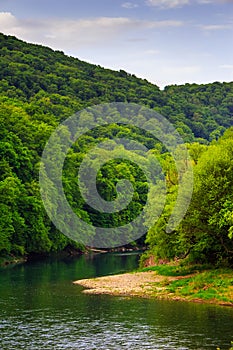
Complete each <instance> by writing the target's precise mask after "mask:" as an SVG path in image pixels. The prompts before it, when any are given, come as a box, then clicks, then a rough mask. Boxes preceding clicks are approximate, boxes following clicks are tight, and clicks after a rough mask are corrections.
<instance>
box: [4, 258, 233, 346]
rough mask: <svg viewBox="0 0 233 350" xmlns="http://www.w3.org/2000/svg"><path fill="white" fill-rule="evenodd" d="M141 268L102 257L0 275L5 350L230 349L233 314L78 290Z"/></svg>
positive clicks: (20, 268)
mask: <svg viewBox="0 0 233 350" xmlns="http://www.w3.org/2000/svg"><path fill="white" fill-rule="evenodd" d="M137 264H138V255H136V254H99V255H94V256H81V257H78V258H77V257H76V258H63V259H61V258H60V259H54V258H53V259H47V260H43V261H40V262H39V261H34V262H31V263H27V264H22V265H18V266H14V267H7V268H4V269H2V270H0V310H1V312H0V337H1V340H0V349H3V350H5V349H6V350H11V349H24V350H25V349H28V350H33V349H56V350H59V349H79V350H94V349H103V350H108V349H109V350H110V349H119V350H121V349H129V350H131V349H133V350H142V349H150V350H157V349H170V350H175V349H179V350H186V349H193V350H198V349H214V350H216V347H217V346H220V347H221V350H224V349H229V347H230V341H231V340H233V309H232V308H227V307H221V306H214V305H204V304H195V303H185V302H171V301H158V300H149V299H143V298H129V297H113V296H108V295H101V296H97V295H85V294H83V293H82V288H81V287H80V286H77V285H73V284H72V281H73V280H77V279H80V278H89V277H94V276H102V275H108V274H113V273H119V272H123V271H130V270H133V269H135V267H136V266H137Z"/></svg>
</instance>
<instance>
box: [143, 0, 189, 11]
mask: <svg viewBox="0 0 233 350" xmlns="http://www.w3.org/2000/svg"><path fill="white" fill-rule="evenodd" d="M189 3H190V1H189V0H147V1H146V4H147V5H148V6H154V7H160V8H165V9H166V8H168V9H169V8H175V7H182V6H184V5H188V4H189Z"/></svg>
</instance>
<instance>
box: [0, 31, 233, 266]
mask: <svg viewBox="0 0 233 350" xmlns="http://www.w3.org/2000/svg"><path fill="white" fill-rule="evenodd" d="M0 57H1V58H0V107H1V109H0V154H1V159H0V212H1V218H0V255H4V254H11V253H13V254H22V255H23V254H32V253H44V252H51V251H61V250H63V249H65V248H66V247H69V246H71V247H76V248H81V249H82V248H83V247H81V246H80V245H78V244H77V243H74V242H73V241H71V240H69V239H68V238H67V237H66V236H64V235H63V234H61V233H59V232H58V230H57V229H56V228H55V227H54V226H53V225H52V224H51V222H50V220H49V219H48V217H47V215H46V213H45V210H44V207H43V204H42V200H41V197H40V190H39V184H38V169H39V163H40V157H41V154H42V151H43V149H44V146H45V144H46V141H47V140H48V138H49V136H50V135H51V133H52V131H53V130H54V128H55V127H56V126H57V125H58V124H59V123H60V122H61V121H63V120H65V119H66V118H67V117H69V116H70V115H72V114H73V113H74V112H77V111H80V110H82V109H84V108H85V107H88V106H93V105H96V104H100V103H104V102H135V103H138V104H140V105H142V106H147V107H149V108H152V109H154V110H155V111H158V112H160V113H161V114H162V115H164V116H165V117H167V119H168V120H170V121H171V122H172V123H173V125H174V126H175V127H176V128H177V130H178V131H179V133H180V134H181V136H182V137H183V139H184V140H185V142H187V144H188V145H189V146H188V147H189V148H190V153H191V156H192V157H193V163H194V164H195V169H196V170H195V176H196V177H197V179H198V180H197V186H196V187H195V191H194V197H193V201H192V203H191V206H190V211H189V212H188V214H187V216H186V218H185V220H184V221H183V223H182V224H181V226H180V227H179V228H178V230H177V231H176V232H174V233H173V236H170V238H168V237H166V235H165V234H164V223H163V221H164V220H165V221H166V220H167V217H168V215H169V213H170V211H171V208H172V203H173V201H174V198H175V193H176V190H177V188H176V187H177V183H176V181H175V180H174V179H175V178H176V176H175V175H174V174H173V173H174V169H173V168H174V164H173V165H171V166H170V165H169V164H171V162H170V155H169V154H167V153H166V150H164V149H163V147H161V145H159V143H158V140H156V139H155V138H153V137H151V135H149V134H145V133H141V134H140V131H139V130H137V128H134V127H132V126H123V125H118V124H115V125H114V123H113V124H111V126H110V127H109V128H108V129H102V130H98V132H96V133H94V132H93V133H87V134H86V135H84V136H83V138H82V139H81V140H80V141H79V142H78V143H77V144H76V145H75V146H74V147H73V149H72V152H71V153H70V154H69V155H68V157H67V161H66V164H65V167H64V187H65V190H66V191H67V197H68V198H69V202H70V204H71V205H72V207H73V208H74V210H75V211H76V212H77V213H79V214H80V215H81V216H83V217H85V220H86V221H87V222H92V223H94V224H95V225H97V224H98V225H100V226H101V225H103V227H108V225H109V222H110V221H111V223H112V224H113V223H114V222H117V223H118V224H119V222H120V223H124V222H125V221H127V220H131V219H132V212H133V213H134V215H135V214H137V213H138V212H140V211H141V209H142V207H143V205H144V203H145V200H146V196H147V193H148V187H147V184H146V179H145V177H144V176H143V174H142V173H141V172H140V170H139V169H137V168H135V167H134V165H133V164H131V162H129V161H125V162H123V163H119V162H118V161H117V160H116V161H115V162H113V163H111V162H110V163H108V164H107V165H105V166H104V167H103V169H102V170H101V172H100V173H99V175H98V178H97V180H98V184H99V191H100V193H101V195H102V196H103V197H104V198H105V199H106V200H112V199H114V198H115V196H116V191H115V185H116V183H117V181H118V180H119V179H121V178H125V177H126V178H127V179H129V180H130V181H131V182H132V183H133V184H134V190H135V195H134V197H133V199H132V204H131V206H129V207H128V208H127V209H126V211H122V213H121V216H120V218H119V217H118V218H117V217H115V216H107V217H106V216H102V217H100V216H99V215H98V214H96V213H95V212H93V211H91V210H90V208H87V207H86V206H85V203H84V202H83V200H82V199H81V197H80V193H79V189H78V188H76V187H75V186H73V187H72V189H70V183H71V181H72V180H74V179H75V177H76V176H77V174H76V172H75V170H74V169H75V168H76V167H77V165H78V164H80V162H81V160H82V157H83V156H84V154H85V152H86V151H87V150H88V148H89V147H90V146H91V145H93V144H96V143H98V141H99V140H103V139H104V138H107V137H108V138H113V137H123V136H127V135H130V137H131V138H134V137H135V138H136V139H137V140H139V141H140V142H142V143H143V144H144V145H145V146H147V147H148V148H149V149H150V150H151V152H152V154H153V153H154V154H156V155H157V156H158V157H159V158H160V160H161V162H162V163H163V164H164V169H166V171H167V175H169V176H167V185H168V188H169V190H168V198H171V199H170V200H168V203H167V204H166V206H165V211H164V213H163V215H162V216H161V220H160V221H159V222H158V223H157V225H156V226H155V227H153V228H152V229H151V230H150V231H149V233H148V235H147V243H148V244H149V245H150V248H151V250H152V251H154V252H155V254H157V255H158V256H161V257H168V258H174V257H175V256H182V255H184V254H186V253H189V252H190V254H191V251H193V255H192V256H193V259H199V258H200V257H202V258H203V260H205V258H206V259H207V260H210V257H211V259H212V261H213V262H216V261H220V260H221V259H222V260H229V261H230V260H231V259H230V258H229V257H230V256H231V254H232V240H231V236H232V229H231V227H232V225H233V223H232V222H231V220H232V212H233V208H232V204H231V203H232V195H231V194H232V187H231V186H232V179H231V177H230V176H231V175H230V174H231V173H232V170H231V169H232V163H233V155H232V152H231V149H232V148H231V147H230V146H229V145H231V143H232V132H231V131H227V132H226V134H225V135H224V136H223V137H222V138H221V136H222V135H223V134H224V132H225V131H226V130H227V129H228V128H229V127H231V126H233V118H232V115H233V82H232V83H219V82H216V83H213V84H206V85H197V84H185V85H183V86H176V85H174V86H168V87H166V88H165V89H164V90H160V89H159V88H158V87H157V86H156V85H153V84H151V83H149V82H148V81H146V80H142V79H139V78H137V77H136V76H134V75H131V74H128V73H126V72H125V71H123V70H120V71H119V72H116V71H112V70H109V69H104V68H101V67H100V66H96V65H92V64H88V63H86V62H83V61H80V60H79V59H76V58H73V57H68V56H66V55H64V53H62V52H60V51H53V50H51V49H49V48H47V47H43V46H40V45H34V44H28V43H25V42H23V41H21V40H18V39H16V38H15V37H11V36H6V35H3V34H0ZM219 138H220V140H219V141H217V140H218V139H219ZM211 141H212V144H211V145H210V146H208V145H209V143H210V142H211ZM221 152H223V153H224V152H225V153H224V154H225V157H224V159H222V157H221V155H220V154H221ZM214 155H216V156H214ZM207 158H208V159H207ZM150 161H153V160H151V159H150ZM205 162H207V163H208V164H209V165H208V167H206V168H205ZM215 162H217V163H215ZM224 162H225V163H224ZM223 163H224V164H223ZM114 167H115V168H116V169H117V170H116V171H115V170H114V171H113V170H112V169H113V168H114ZM216 167H217V169H218V167H219V171H217V170H216ZM222 167H223V169H225V170H221V169H222ZM115 168H114V169H115ZM215 171H216V173H215ZM222 171H223V172H224V175H222V174H223V173H222ZM211 174H213V175H211ZM172 176H173V180H171V178H172ZM205 176H207V177H208V178H211V179H212V180H211V181H212V182H211V181H209V182H208V184H206V185H205V182H206V177H205ZM222 176H223V179H224V180H222ZM105 177H107V178H109V179H110V180H109V181H107V182H106V181H105ZM169 179H170V180H169ZM214 179H217V181H218V185H215V184H214V181H215V180H214ZM203 186H204V187H203ZM214 188H215V191H214ZM222 188H224V189H225V192H224V195H223V193H221V192H219V191H220V189H222ZM207 190H208V191H209V190H211V191H212V192H211V193H210V192H208V193H209V197H208V196H207V197H206V198H205V200H204V199H203V196H202V195H201V194H202V193H203V191H207ZM213 191H214V192H213ZM169 196H170V197H169ZM202 200H203V202H202ZM205 201H206V202H205ZM211 203H218V204H216V205H214V206H210V204H211ZM199 208H200V210H199ZM205 208H212V209H213V210H212V209H209V210H210V212H208V210H206V209H205ZM194 213H195V216H194V217H193V216H192V215H194ZM150 215H151V213H147V216H148V217H149V216H150ZM221 215H222V216H221ZM194 222H195V225H194ZM202 223H203V224H202ZM194 227H195V229H194ZM216 228H217V229H216ZM171 237H172V239H171ZM200 237H201V240H200ZM168 241H169V242H170V243H169V242H168ZM162 248H163V249H162Z"/></svg>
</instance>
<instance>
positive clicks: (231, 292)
mask: <svg viewBox="0 0 233 350" xmlns="http://www.w3.org/2000/svg"><path fill="white" fill-rule="evenodd" d="M141 271H142V272H143V271H155V272H157V274H158V275H160V276H164V277H165V278H164V279H163V281H162V282H158V283H155V284H154V288H155V293H157V294H158V292H156V291H160V294H161V295H166V294H167V295H170V296H173V297H177V298H180V299H186V300H190V301H191V300H199V301H208V302H214V303H217V304H229V305H231V304H232V305H233V270H232V269H227V268H225V269H213V268H210V266H207V265H190V266H181V265H175V264H167V265H165V264H164V265H158V266H152V267H148V268H143V269H141ZM168 277H177V279H176V280H172V281H171V280H169V279H168ZM179 277H180V278H179Z"/></svg>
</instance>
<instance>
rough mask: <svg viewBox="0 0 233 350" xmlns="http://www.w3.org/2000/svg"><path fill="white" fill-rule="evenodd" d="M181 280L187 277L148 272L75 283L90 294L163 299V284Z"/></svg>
mask: <svg viewBox="0 0 233 350" xmlns="http://www.w3.org/2000/svg"><path fill="white" fill-rule="evenodd" d="M181 278H185V276H178V277H164V276H160V275H158V274H157V273H156V272H153V271H148V272H135V273H125V274H122V275H114V276H105V277H99V278H93V279H83V280H78V281H75V282H73V283H74V284H78V285H80V286H83V287H84V288H86V289H85V290H84V291H83V292H84V293H88V294H111V295H121V296H122V295H128V296H140V297H152V296H157V297H159V296H160V297H161V296H162V295H163V294H164V291H165V289H166V288H165V287H161V283H162V284H163V283H165V284H166V283H169V282H171V281H174V280H178V279H181ZM174 299H177V298H174Z"/></svg>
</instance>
